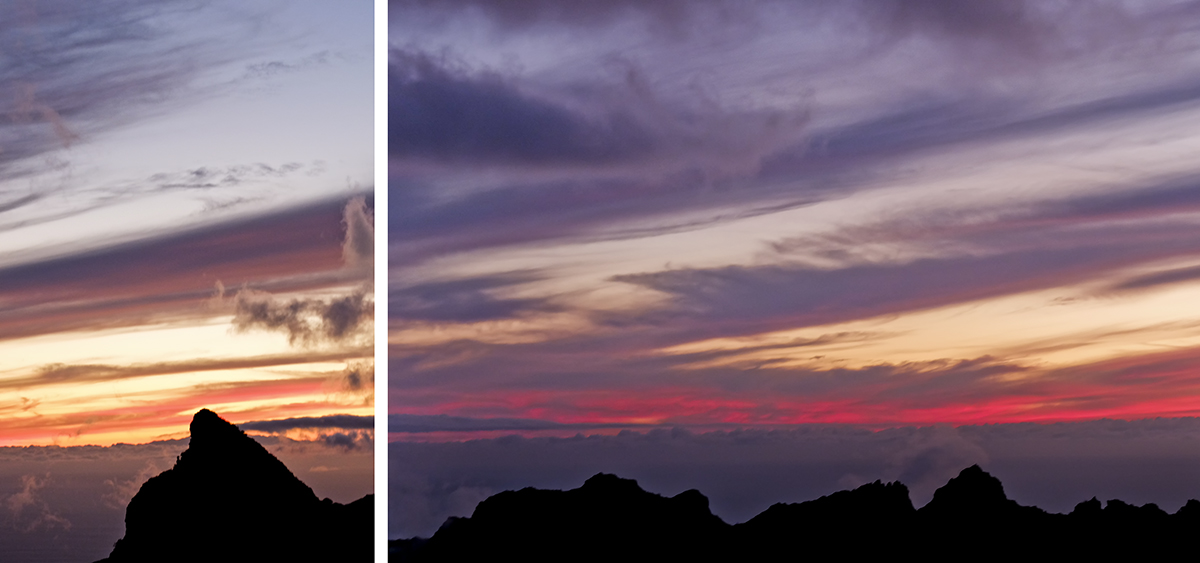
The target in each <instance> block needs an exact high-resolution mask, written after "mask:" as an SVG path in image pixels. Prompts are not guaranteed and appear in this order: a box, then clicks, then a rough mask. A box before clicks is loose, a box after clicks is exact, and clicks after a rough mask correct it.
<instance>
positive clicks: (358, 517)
mask: <svg viewBox="0 0 1200 563" xmlns="http://www.w3.org/2000/svg"><path fill="white" fill-rule="evenodd" d="M190 432H191V439H190V440H189V442H188V449H187V450H185V451H184V452H183V454H181V455H180V456H179V458H178V460H177V461H176V463H175V465H174V467H172V468H171V469H168V470H166V471H164V472H162V473H160V474H159V475H157V476H155V477H151V478H150V480H148V481H146V483H145V484H143V485H142V488H141V489H140V490H139V491H138V493H137V494H136V495H135V496H134V497H133V499H132V500H131V501H130V502H129V506H128V508H126V512H125V537H124V538H122V539H120V540H118V541H117V543H116V545H115V546H114V547H113V551H112V554H110V555H109V557H108V558H107V559H105V560H103V561H104V562H105V563H119V562H124V561H370V560H371V554H372V548H371V545H372V544H371V535H372V528H373V524H372V521H373V516H374V515H373V510H374V509H373V500H374V497H373V496H372V495H367V496H365V497H363V498H362V499H359V500H357V501H354V502H353V503H350V504H349V505H341V504H337V503H334V502H332V501H330V500H329V499H325V500H324V501H322V500H319V499H318V498H317V496H316V495H315V494H314V493H313V491H312V489H311V488H309V487H308V485H305V484H304V483H303V482H302V481H300V480H299V479H297V478H296V476H295V475H293V474H292V472H291V471H290V470H288V468H287V466H285V465H284V464H283V462H281V461H279V460H278V459H277V458H276V457H275V456H273V455H271V453H270V452H268V451H267V449H266V448H264V447H263V446H262V445H261V444H259V443H258V442H256V441H254V439H253V438H251V437H249V436H247V435H246V433H245V432H242V431H241V430H239V429H238V428H237V426H234V425H233V424H230V423H229V422H227V421H225V420H224V419H222V418H221V417H219V416H217V414H216V413H214V412H212V411H210V410H208V409H203V410H201V411H199V412H197V413H196V414H195V416H194V417H193V418H192V423H191V426H190Z"/></svg>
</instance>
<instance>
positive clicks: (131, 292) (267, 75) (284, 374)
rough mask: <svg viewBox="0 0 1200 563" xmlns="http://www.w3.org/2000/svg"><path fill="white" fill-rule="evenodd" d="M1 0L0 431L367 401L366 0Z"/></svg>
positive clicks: (235, 416)
mask: <svg viewBox="0 0 1200 563" xmlns="http://www.w3.org/2000/svg"><path fill="white" fill-rule="evenodd" d="M4 13H5V16H4V18H3V20H2V21H0V84H3V87H2V88H0V90H3V91H0V115H3V116H5V117H4V118H3V119H2V120H0V445H9V446H11V445H50V444H56V445H62V446H72V445H82V444H93V445H101V446H105V445H109V444H113V443H117V442H127V443H145V442H149V441H151V440H155V439H175V438H186V436H187V424H188V422H189V421H190V420H191V416H192V414H193V413H195V412H196V411H197V410H199V409H200V408H205V407H206V408H209V409H212V410H214V411H216V412H217V413H219V414H220V415H222V416H223V417H225V418H226V419H228V420H229V421H231V422H234V423H242V422H249V421H264V420H277V419H290V418H297V417H310V418H311V417H322V416H326V415H332V414H348V415H357V416H371V415H372V414H373V406H372V405H373V391H372V381H373V378H374V366H373V360H372V357H373V352H372V347H373V344H372V342H373V337H372V326H373V300H374V298H373V286H372V283H371V279H372V260H373V258H372V253H373V236H374V227H373V218H372V217H373V206H374V198H373V195H372V193H373V168H374V153H373V146H374V139H373V131H374V123H373V119H374V113H373V107H372V100H373V83H374V72H373V33H372V29H373V28H372V26H373V5H372V3H371V2H357V3H339V4H337V5H334V4H324V3H291V2H191V1H168V2H141V1H127V0H106V1H103V2H86V3H78V2H67V1H61V2H55V1H51V2H45V1H40V0H39V1H25V0H13V1H11V2H7V3H6V4H5V8H4ZM316 432H317V433H318V434H319V431H316ZM299 433H300V431H299V430H297V431H295V432H292V434H293V435H294V436H293V437H298V436H299ZM310 434H311V433H310Z"/></svg>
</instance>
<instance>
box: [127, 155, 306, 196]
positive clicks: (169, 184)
mask: <svg viewBox="0 0 1200 563" xmlns="http://www.w3.org/2000/svg"><path fill="white" fill-rule="evenodd" d="M304 167H305V166H304V165H303V164H301V163H299V162H286V163H283V164H281V165H278V166H271V165H269V164H263V163H261V162H259V163H255V164H241V165H236V166H226V167H209V166H201V167H198V168H192V169H190V170H185V171H182V172H172V173H166V172H160V173H157V174H154V175H151V176H150V177H149V178H148V179H147V181H148V182H149V184H150V185H151V186H154V187H155V189H158V190H206V189H210V188H216V187H221V186H236V185H238V184H241V183H243V182H246V181H255V180H259V179H262V178H282V177H285V176H287V175H289V174H292V173H297V172H300V171H303V170H304Z"/></svg>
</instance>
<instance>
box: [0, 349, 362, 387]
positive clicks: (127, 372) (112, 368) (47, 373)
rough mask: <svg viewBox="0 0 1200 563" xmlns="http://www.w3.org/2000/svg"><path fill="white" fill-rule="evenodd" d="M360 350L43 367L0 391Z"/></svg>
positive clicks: (330, 357)
mask: <svg viewBox="0 0 1200 563" xmlns="http://www.w3.org/2000/svg"><path fill="white" fill-rule="evenodd" d="M360 352H366V353H369V352H367V351H364V350H352V351H349V350H336V351H326V352H304V353H295V354H267V355H261V356H247V357H241V358H226V359H215V360H214V359H197V360H183V361H178V362H153V363H146V364H133V365H123V366H122V365H111V364H63V363H55V364H46V365H42V366H39V367H38V368H37V370H36V371H35V373H34V374H32V375H30V376H27V377H14V378H7V379H5V380H4V381H3V382H2V383H0V389H21V388H25V387H33V386H39V385H45V384H81V383H92V382H101V381H112V380H117V379H126V378H131V377H151V376H157V375H171V374H179V373H194V372H203V371H220V370H231V369H247V368H258V367H273V366H286V365H293V364H303V363H312V362H328V361H338V360H342V359H345V358H346V357H347V356H348V355H349V356H352V355H354V354H356V353H360Z"/></svg>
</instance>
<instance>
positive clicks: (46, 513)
mask: <svg viewBox="0 0 1200 563" xmlns="http://www.w3.org/2000/svg"><path fill="white" fill-rule="evenodd" d="M49 482H50V474H49V473H47V474H45V475H43V476H41V477H39V476H37V475H23V476H21V492H19V493H14V494H12V495H9V496H7V497H5V499H4V506H5V507H6V508H8V510H9V512H11V513H12V517H11V523H12V526H13V527H14V528H16V529H17V530H18V531H21V532H23V533H30V532H34V531H37V530H52V529H54V528H60V529H62V530H64V531H66V530H70V529H71V522H70V521H68V520H67V519H66V518H63V517H62V516H61V515H59V514H58V513H57V512H55V511H54V510H51V509H50V505H49V504H47V503H46V501H45V499H43V498H42V497H41V494H40V491H41V490H42V489H43V488H45V487H46V484H47V483H49Z"/></svg>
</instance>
